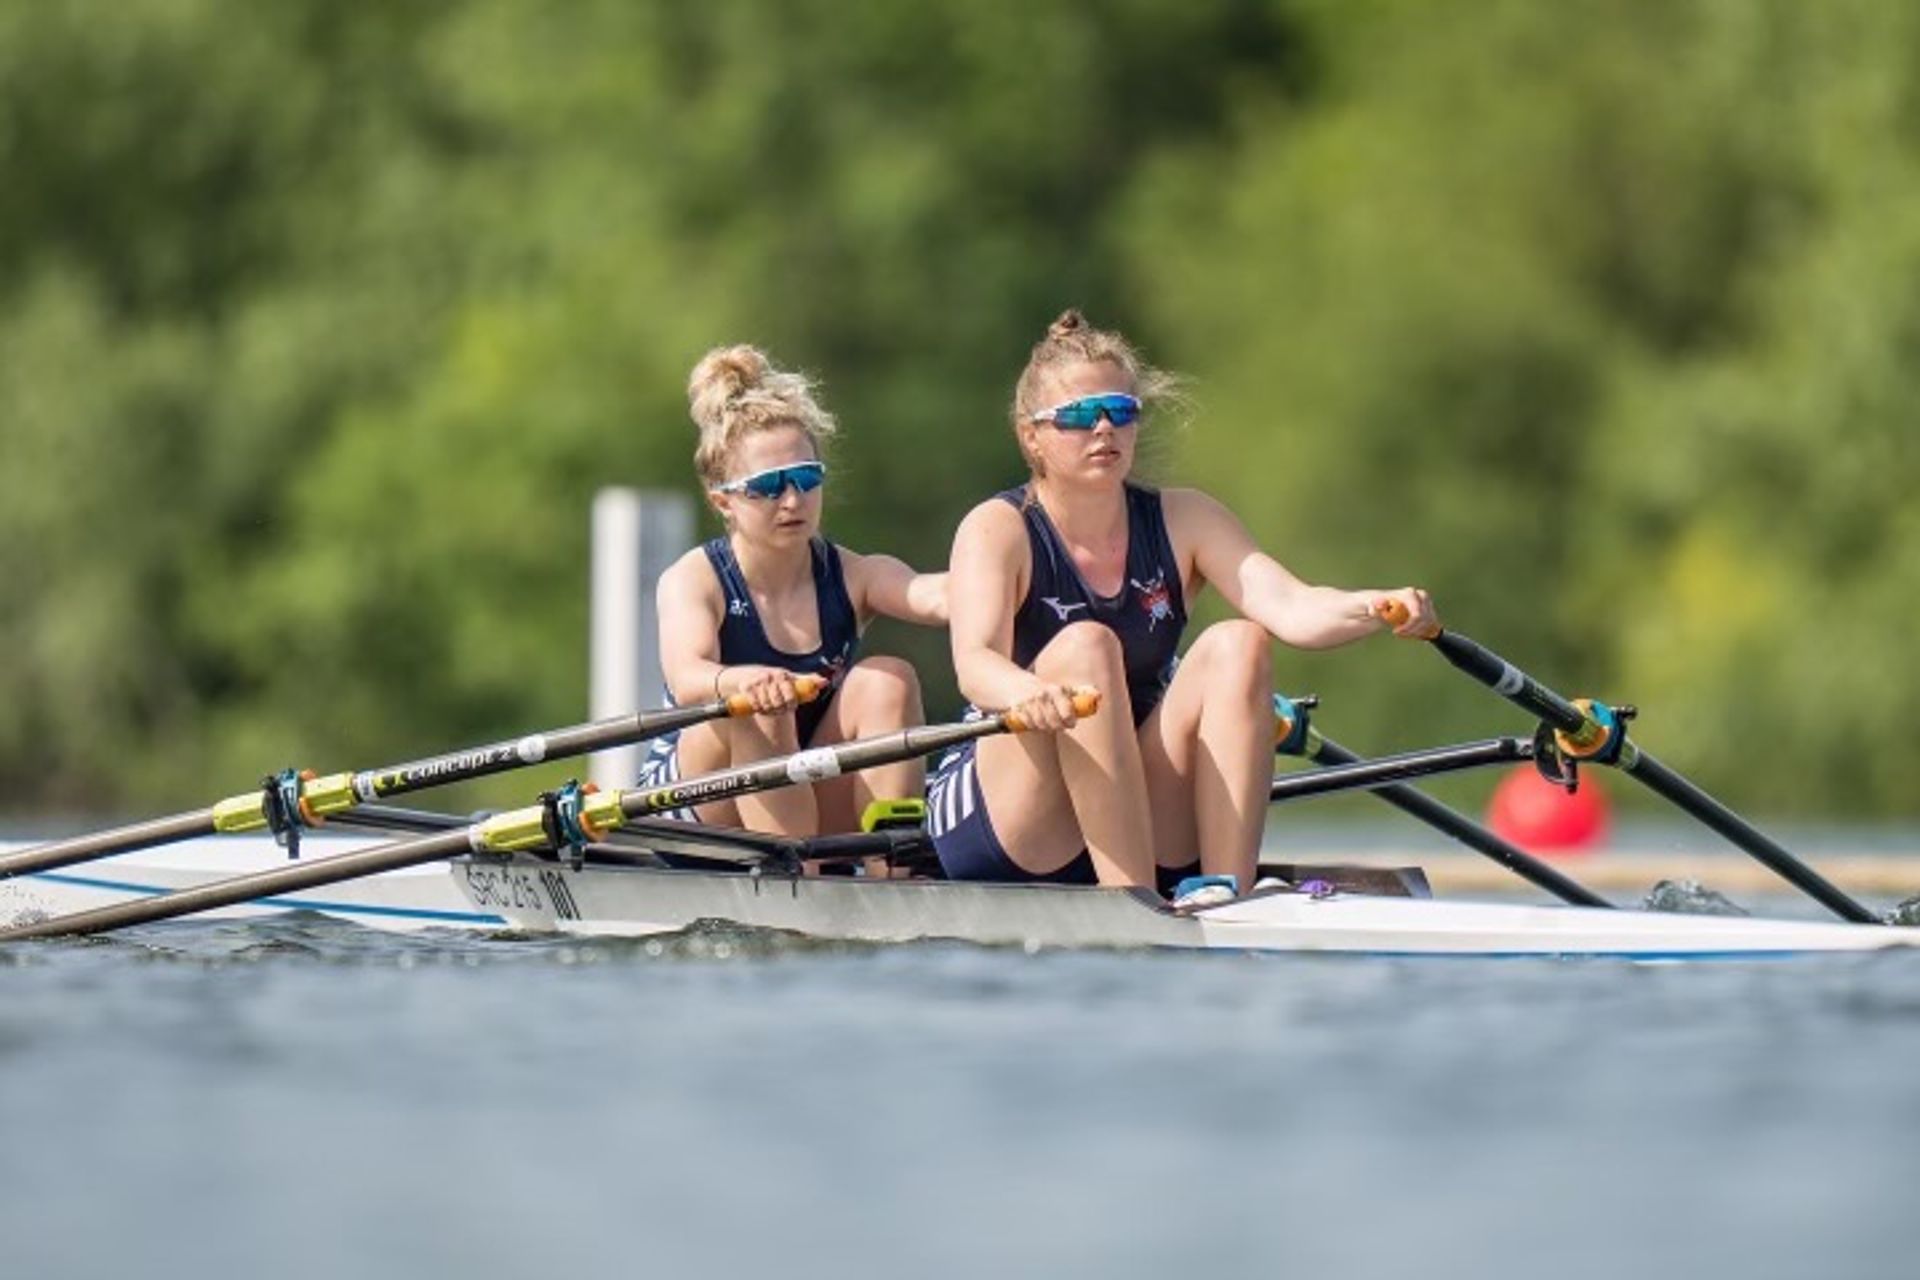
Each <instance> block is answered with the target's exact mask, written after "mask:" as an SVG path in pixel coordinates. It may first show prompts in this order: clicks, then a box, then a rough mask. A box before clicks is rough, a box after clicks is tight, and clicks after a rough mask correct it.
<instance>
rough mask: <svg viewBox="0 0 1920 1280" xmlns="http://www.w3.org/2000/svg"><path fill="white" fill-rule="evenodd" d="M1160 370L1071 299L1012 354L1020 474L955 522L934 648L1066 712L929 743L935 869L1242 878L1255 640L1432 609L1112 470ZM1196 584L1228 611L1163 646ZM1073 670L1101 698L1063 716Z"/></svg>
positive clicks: (1255, 778) (1249, 803)
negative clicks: (942, 630) (1323, 570)
mask: <svg viewBox="0 0 1920 1280" xmlns="http://www.w3.org/2000/svg"><path fill="white" fill-rule="evenodd" d="M1172 384H1173V380H1172V379H1170V378H1169V377H1168V376H1167V375H1165V374H1163V373H1160V372H1159V371H1157V370H1155V369H1152V368H1150V367H1149V366H1147V365H1146V364H1145V363H1143V362H1142V360H1141V359H1140V357H1139V355H1138V354H1137V353H1136V352H1135V350H1134V348H1133V347H1132V345H1131V344H1129V343H1128V342H1127V340H1126V339H1125V338H1124V337H1122V336H1121V335H1119V334H1118V333H1113V332H1107V331H1103V330H1099V329H1095V328H1092V327H1090V326H1089V325H1088V324H1087V323H1086V321H1085V320H1084V319H1082V317H1081V316H1080V314H1079V312H1077V311H1068V312H1066V313H1065V314H1064V315H1062V316H1061V317H1060V318H1059V319H1058V320H1057V321H1055V322H1054V324H1053V325H1052V327H1050V328H1049V329H1048V330H1047V335H1046V337H1045V338H1043V339H1042V340H1041V341H1040V342H1039V343H1038V344H1036V345H1035V346H1034V348H1033V353H1032V355H1031V357H1030V358H1029V359H1028V361H1027V367H1026V369H1025V370H1024V371H1023V372H1022V373H1021V375H1020V380H1019V383H1018V385H1017V386H1016V387H1015V389H1014V398H1013V430H1014V436H1015V439H1016V440H1017V441H1018V443H1019V446H1020V451H1021V453H1022V454H1023V455H1024V456H1025V458H1026V461H1027V466H1028V468H1029V470H1030V472H1031V478H1030V479H1029V480H1028V481H1027V483H1026V484H1025V485H1023V486H1021V487H1020V488H1017V489H1009V490H1007V491H1006V492H1004V493H1001V494H998V495H996V496H995V497H993V498H991V499H989V500H987V501H986V502H983V503H981V504H980V505H979V506H977V507H975V508H974V509H973V511H972V512H970V513H969V514H968V515H967V517H966V519H965V520H964V521H962V523H961V525H960V528H959V531H958V532H957V533H956V534H955V536H954V542H953V561H952V564H951V567H950V573H949V578H950V583H951V588H950V591H949V599H950V601H951V603H952V611H953V618H952V623H951V626H952V636H953V665H954V673H955V675H956V676H957V677H958V678H959V682H960V689H961V692H962V693H964V694H966V696H967V697H968V698H970V699H971V700H972V701H973V702H974V703H975V704H976V705H978V706H983V707H1007V708H1012V709H1015V710H1017V711H1018V712H1019V713H1020V715H1021V717H1022V718H1023V719H1025V720H1027V721H1028V723H1030V724H1033V725H1034V726H1035V727H1037V728H1043V729H1062V730H1064V732H1060V733H1026V734H1019V735H1007V736H1003V737H993V738H985V739H981V740H979V741H978V742H977V743H969V744H968V745H966V746H965V747H962V748H961V749H959V750H957V751H954V752H951V753H949V754H948V755H947V757H945V758H944V759H943V760H942V761H941V762H940V764H939V766H938V768H937V770H936V774H935V778H934V781H933V786H932V789H931V790H930V792H929V794H928V797H927V808H928V819H927V825H928V829H929V831H930V832H932V834H933V836H934V847H935V849H936V851H937V852H938V853H939V856H940V862H941V865H942V866H943V867H945V869H946V872H947V875H948V876H950V877H952V878H954V879H965V880H1056V881H1065V882H1075V883H1093V882H1098V883H1100V884H1103V885H1155V884H1158V885H1160V886H1161V887H1162V889H1163V891H1164V890H1165V888H1166V887H1167V886H1169V885H1172V884H1174V883H1176V882H1177V881H1178V880H1179V879H1181V878H1182V877H1184V876H1185V875H1187V874H1188V873H1190V872H1192V871H1195V870H1198V871H1200V872H1203V873H1204V874H1206V875H1208V876H1232V877H1234V882H1233V885H1232V886H1230V888H1231V889H1232V890H1233V891H1238V890H1242V889H1246V888H1248V887H1250V886H1251V885H1252V883H1253V878H1254V869H1255V866H1256V861H1257V857H1258V852H1259V844H1260V834H1261V829H1262V826H1263V824H1264V821H1265V818H1266V811H1267V788H1268V783H1269V780H1270V778H1271V776H1272V775H1271V772H1270V770H1271V767H1272V758H1273V747H1272V744H1273V733H1274V719H1273V704H1272V678H1271V658H1270V656H1269V641H1270V640H1271V639H1279V640H1281V641H1284V642H1285V643H1287V644H1290V645H1293V646H1295V647H1297V648H1303V649H1324V648H1331V647H1333V646H1336V645H1343V644H1346V643H1348V642H1350V641H1353V640H1358V639H1360V638H1361V637H1363V636H1367V635H1371V634H1373V633H1374V632H1376V631H1379V630H1382V629H1383V626H1384V624H1383V623H1382V622H1381V621H1380V610H1381V609H1382V608H1383V607H1385V605H1386V604H1387V602H1388V601H1390V600H1397V601H1399V602H1400V603H1401V604H1403V605H1404V606H1405V607H1406V610H1407V614H1408V620H1407V621H1405V622H1403V623H1402V624H1401V625H1400V626H1399V627H1398V628H1397V630H1398V632H1399V633H1400V634H1402V635H1417V634H1421V633H1422V632H1423V631H1425V630H1426V629H1427V628H1429V627H1431V626H1433V625H1435V618H1434V611H1433V606H1432V604H1431V602H1430V601H1429V600H1428V598H1427V593H1426V592H1424V591H1421V590H1418V589H1417V588H1411V587H1409V588H1404V589H1401V590H1397V591H1343V590H1338V589H1336V588H1332V587H1323V586H1312V585H1309V584H1307V583H1305V582H1302V581H1301V580H1300V579H1299V578H1297V577H1295V576H1294V575H1293V574H1292V573H1289V572H1288V571H1287V570H1286V569H1284V568H1282V567H1281V565H1280V564H1279V563H1278V562H1277V561H1275V560H1274V559H1273V558H1272V557H1271V556H1268V555H1267V554H1265V553H1264V552H1262V551H1261V550H1260V549H1259V547H1257V546H1255V545H1254V542H1253V539H1252V538H1251V537H1250V536H1249V535H1248V533H1247V530H1246V529H1245V527H1244V526H1242V525H1241V523H1240V521H1239V520H1238V519H1236V518H1235V517H1234V515H1233V513H1232V512H1230V511H1228V510H1227V509H1226V508H1225V507H1224V506H1222V505H1221V504H1220V503H1219V502H1217V501H1215V500H1214V499H1213V498H1210V497H1208V496H1207V495H1206V494H1204V493H1201V492H1199V491H1198V490H1195V489H1167V490H1164V491H1156V490H1154V489H1150V488H1147V487H1145V486H1143V485H1139V484H1135V483H1133V482H1132V481H1130V480H1129V478H1128V477H1129V475H1130V474H1131V472H1132V470H1133V462H1134V445H1135V442H1136V439H1137V438H1138V436H1139V430H1138V424H1139V421H1140V417H1141V414H1142V412H1143V411H1144V408H1145V406H1146V405H1147V404H1150V403H1153V402H1154V401H1156V400H1159V399H1162V398H1164V397H1165V395H1166V394H1167V393H1168V392H1169V391H1170V390H1171V387H1172ZM1209 583H1211V584H1212V585H1213V586H1214V587H1215V588H1216V589H1217V590H1218V591H1219V592H1220V594H1221V595H1223V596H1224V597H1226V600H1227V603H1228V604H1230V605H1232V606H1233V607H1234V609H1236V610H1237V611H1238V612H1239V613H1240V614H1242V615H1243V616H1242V617H1241V618H1239V619H1235V620H1233V621H1229V622H1222V623H1218V624H1216V625H1214V626H1211V627H1208V628H1207V629H1206V630H1205V631H1203V632H1202V633H1201V634H1200V635H1199V636H1197V637H1196V638H1195V639H1194V641H1193V644H1192V645H1191V646H1189V647H1188V649H1187V652H1186V654H1185V656H1184V657H1183V658H1181V659H1180V660H1179V661H1178V664H1177V665H1176V662H1175V649H1176V648H1177V646H1178V645H1179V642H1180V637H1181V633H1182V631H1183V630H1184V629H1185V627H1186V622H1187V609H1188V605H1189V603H1190V602H1191V601H1193V600H1194V598H1195V596H1196V595H1197V594H1198V592H1199V591H1200V590H1201V588H1202V587H1204V586H1205V585H1207V584H1209ZM1081 684H1091V685H1094V686H1096V687H1097V688H1098V689H1100V691H1101V693H1102V695H1103V701H1102V710H1101V713H1100V714H1099V715H1097V716H1093V717H1090V718H1088V719H1086V720H1079V721H1077V722H1076V718H1075V715H1074V711H1073V706H1072V703H1071V701H1070V700H1069V698H1068V696H1067V688H1068V686H1072V685H1081ZM1196 863H1197V866H1196V865H1195V864H1196ZM1209 888H1210V891H1211V893H1212V894H1213V895H1215V896H1224V895H1223V894H1222V892H1221V891H1222V890H1223V889H1227V888H1229V886H1226V885H1225V884H1224V882H1216V883H1215V885H1213V886H1209Z"/></svg>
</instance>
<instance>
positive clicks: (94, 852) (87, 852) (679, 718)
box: [0, 677, 825, 879]
mask: <svg viewBox="0 0 1920 1280" xmlns="http://www.w3.org/2000/svg"><path fill="white" fill-rule="evenodd" d="M799 683H800V685H801V694H802V698H803V700H804V699H810V698H812V697H814V696H816V695H817V693H818V692H819V691H820V690H821V689H823V688H824V687H825V681H824V680H821V679H819V678H817V677H803V678H802V679H801V681H800V682H799ZM752 709H753V707H752V704H751V703H750V702H748V701H747V700H746V698H745V697H744V696H742V695H738V694H736V695H734V696H733V697H732V698H727V699H722V700H717V701H713V702H704V703H699V704H696V705H693V706H686V707H667V708H665V709H663V710H658V711H640V712H636V713H634V714H632V715H625V716H613V717H611V718H609V719H605V720H594V721H590V722H588V723H585V724H576V725H569V726H567V727H566V728H563V729H552V730H548V731H546V732H544V733H530V734H527V735H525V736H524V737H519V738H514V739H511V740H509V741H504V742H495V743H491V744H489V745H486V746H480V747H470V748H468V749H466V750H463V751H450V752H448V753H446V754H444V755H438V756H428V757H426V758H424V759H420V760H412V761H408V762H407V763H404V764H395V765H386V766H384V767H382V768H378V769H362V770H360V771H359V772H357V773H335V774H328V775H327V776H326V777H322V778H309V779H307V780H306V781H304V782H303V783H302V784H301V801H300V803H301V806H302V808H303V809H307V810H309V811H310V812H311V814H312V819H313V820H314V821H319V820H322V819H325V818H327V817H331V816H337V815H339V814H342V813H345V812H347V811H348V810H350V809H353V808H354V807H356V806H358V805H359V804H361V803H363V802H365V801H369V800H377V799H383V798H386V797H390V796H397V795H403V794H405V793H407V792H410V791H421V790H425V789H426V788H428V787H442V786H447V785H449V784H451V783H455V782H467V781H470V780H472V779H475V778H483V777H486V776H488V775H490V774H496V773H503V772H505V771H507V770H509V769H521V768H525V767H526V766H528V765H532V764H538V763H540V762H541V761H543V760H563V759H568V758H571V757H574V756H582V755H586V754H588V753H589V752H593V751H602V750H605V749H607V748H609V747H620V746H626V745H628V744H629V743H634V742H643V741H645V740H646V739H648V738H657V737H660V736H661V735H663V734H668V733H672V732H674V731H675V730H678V729H684V728H687V727H689V726H690V725H695V724H701V723H704V722H705V721H708V720H715V719H719V718H720V717H722V716H730V715H746V714H748V713H750V712H751V711H752ZM266 825H267V817H266V807H265V804H264V800H263V796H262V793H261V792H260V791H257V790H256V791H251V792H245V793H242V794H240V795H237V796H230V797H228V798H227V799H225V800H222V801H220V802H219V803H218V804H215V805H212V806H210V807H208V808H205V809H195V810H193V811H192V812H190V813H182V814H176V815H174V816H173V817H169V818H156V819H154V820H152V821H148V822H137V823H134V824H132V825H130V826H125V827H117V828H115V829H114V830H111V831H102V832H97V833H95V834H93V835H88V836H77V837H75V838H73V839H71V840H59V841H55V842H53V843H51V844H43V845H36V846H34V847H33V848H31V849H21V850H19V851H17V852H15V853H10V854H6V855H4V856H0V879H6V878H7V877H9V876H18V875H27V874H30V873H32V872H36V871H53V870H57V869H58V868H60V867H70V866H73V865H74V864H75V863H80V862H87V861H90V860H92V859H95V858H105V857H110V856H112V855H114V854H117V853H131V852H133V851H134V850H136V849H147V848H151V847H153V846H154V845H161V844H170V843H173V842H174V841H178V840H191V839H193V838H195V837H196V836H210V835H216V834H219V833H221V832H243V831H258V830H261V829H263V828H264V827H266Z"/></svg>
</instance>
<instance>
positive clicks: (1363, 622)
mask: <svg viewBox="0 0 1920 1280" xmlns="http://www.w3.org/2000/svg"><path fill="white" fill-rule="evenodd" d="M1379 597H1380V593H1379V592H1377V591H1346V590H1342V589H1341V588H1339V587H1320V586H1308V585H1304V584H1303V585H1301V586H1299V587H1297V588H1295V589H1294V590H1292V591H1290V592H1288V593H1287V597H1286V599H1285V600H1284V601H1283V602H1279V603H1277V604H1268V605H1266V607H1264V608H1260V607H1255V608H1249V610H1248V614H1249V616H1251V617H1252V618H1253V620H1254V621H1256V622H1258V623H1260V625H1262V626H1264V627H1265V628H1266V629H1267V630H1268V631H1270V632H1272V633H1273V635H1274V637H1275V638H1276V639H1278V640H1280V641H1281V642H1282V643H1284V644H1289V645H1292V646H1293V647H1294V648H1296V649H1337V648H1339V647H1340V646H1341V645H1343V644H1351V643H1353V642H1354V641H1355V640H1360V639H1363V638H1365V637H1366V636H1370V635H1372V634H1373V633H1374V632H1376V631H1379V630H1380V629H1381V625H1382V624H1381V622H1380V620H1379V618H1378V617H1376V616H1375V615H1374V612H1373V606H1374V601H1376V600H1377V599H1379ZM1248 603H1249V604H1250V605H1253V604H1254V603H1255V602H1254V601H1251V600H1250V601H1249V602H1248ZM1261 603H1262V604H1265V603H1266V602H1264V601H1263V602H1261Z"/></svg>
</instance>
